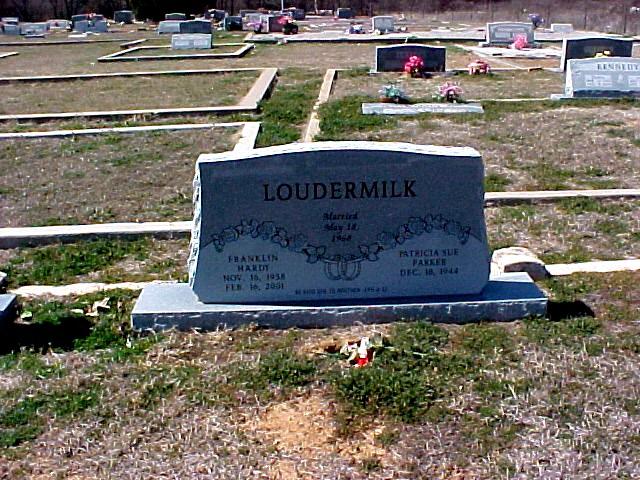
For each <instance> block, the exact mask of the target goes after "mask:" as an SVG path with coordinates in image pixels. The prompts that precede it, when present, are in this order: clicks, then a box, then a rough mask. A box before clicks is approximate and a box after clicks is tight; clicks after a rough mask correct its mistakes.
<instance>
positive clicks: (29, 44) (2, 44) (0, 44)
mask: <svg viewBox="0 0 640 480" xmlns="http://www.w3.org/2000/svg"><path fill="white" fill-rule="evenodd" d="M124 41H126V39H124V38H103V39H98V40H51V41H49V42H43V41H37V42H29V41H24V42H0V47H42V46H47V45H78V44H86V43H111V42H124Z"/></svg>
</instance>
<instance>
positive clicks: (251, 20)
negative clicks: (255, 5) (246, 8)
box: [242, 12, 262, 30]
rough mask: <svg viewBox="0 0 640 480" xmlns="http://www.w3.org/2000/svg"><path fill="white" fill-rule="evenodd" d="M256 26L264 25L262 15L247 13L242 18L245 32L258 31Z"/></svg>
mask: <svg viewBox="0 0 640 480" xmlns="http://www.w3.org/2000/svg"><path fill="white" fill-rule="evenodd" d="M256 25H262V14H261V13H253V12H250V13H247V14H246V15H245V16H244V17H243V18H242V29H243V30H256Z"/></svg>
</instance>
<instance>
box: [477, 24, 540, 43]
mask: <svg viewBox="0 0 640 480" xmlns="http://www.w3.org/2000/svg"><path fill="white" fill-rule="evenodd" d="M485 32H486V42H487V43H488V44H489V45H509V44H511V43H513V42H514V40H515V39H516V37H517V36H518V35H525V36H526V37H527V43H529V44H530V45H532V44H533V43H534V33H533V25H532V24H531V23H521V22H494V23H487V26H486V30H485Z"/></svg>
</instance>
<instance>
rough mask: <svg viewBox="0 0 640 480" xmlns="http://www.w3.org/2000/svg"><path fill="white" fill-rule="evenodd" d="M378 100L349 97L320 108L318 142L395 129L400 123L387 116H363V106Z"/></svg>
mask: <svg viewBox="0 0 640 480" xmlns="http://www.w3.org/2000/svg"><path fill="white" fill-rule="evenodd" d="M374 101H376V99H374V98H372V97H364V96H348V97H344V98H341V99H339V100H334V101H331V102H327V103H325V104H324V105H322V106H321V107H320V112H319V116H320V134H319V135H318V136H317V137H316V140H319V141H321V140H346V139H349V134H350V133H355V132H366V131H370V130H376V129H384V128H393V127H395V126H397V124H398V121H397V120H396V119H395V118H393V117H389V116H387V115H363V114H362V104H363V103H365V102H374Z"/></svg>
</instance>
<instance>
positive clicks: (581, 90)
mask: <svg viewBox="0 0 640 480" xmlns="http://www.w3.org/2000/svg"><path fill="white" fill-rule="evenodd" d="M565 96H567V97H571V98H597V97H606V98H619V97H636V98H640V58H629V57H600V58H586V59H574V60H569V62H568V63H567V71H566V83H565Z"/></svg>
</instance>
